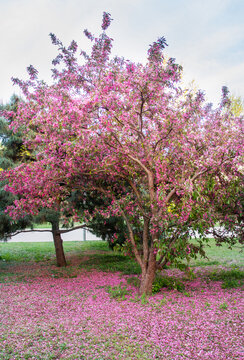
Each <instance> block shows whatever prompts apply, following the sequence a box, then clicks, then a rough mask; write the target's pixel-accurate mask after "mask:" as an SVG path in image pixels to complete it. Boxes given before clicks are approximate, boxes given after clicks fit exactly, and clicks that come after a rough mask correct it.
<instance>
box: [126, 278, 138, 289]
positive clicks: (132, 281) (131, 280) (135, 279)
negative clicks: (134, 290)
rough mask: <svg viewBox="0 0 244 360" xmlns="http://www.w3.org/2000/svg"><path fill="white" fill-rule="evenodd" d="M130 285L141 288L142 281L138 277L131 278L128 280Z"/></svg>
mask: <svg viewBox="0 0 244 360" xmlns="http://www.w3.org/2000/svg"><path fill="white" fill-rule="evenodd" d="M126 281H127V283H128V285H133V286H135V287H139V286H140V279H138V277H129V278H128V279H126Z"/></svg>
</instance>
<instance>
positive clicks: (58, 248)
mask: <svg viewBox="0 0 244 360" xmlns="http://www.w3.org/2000/svg"><path fill="white" fill-rule="evenodd" d="M58 231H59V221H53V222H52V234H53V241H54V246H55V252H56V261H57V266H60V267H62V266H66V265H67V263H66V259H65V255H64V248H63V240H62V238H61V235H60V233H59V232H58Z"/></svg>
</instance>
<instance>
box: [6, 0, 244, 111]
mask: <svg viewBox="0 0 244 360" xmlns="http://www.w3.org/2000/svg"><path fill="white" fill-rule="evenodd" d="M103 11H106V12H109V13H110V14H111V16H112V18H113V22H112V23H111V26H110V28H109V30H108V35H109V36H111V37H112V38H113V39H114V50H113V54H114V55H119V56H123V57H124V58H126V59H129V60H132V61H134V62H142V63H145V62H146V58H147V50H148V47H149V44H151V43H153V42H154V41H155V40H157V39H158V38H159V37H161V36H164V37H165V38H166V40H167V43H168V45H169V46H168V47H167V50H166V55H167V56H169V57H174V58H176V62H177V63H179V64H181V65H182V66H183V69H184V78H183V79H184V84H186V85H188V84H189V83H190V82H192V81H194V86H195V87H197V88H200V89H202V90H204V91H205V93H206V98H207V100H208V101H210V102H213V103H214V104H216V105H217V103H218V102H219V101H220V96H221V88H222V86H228V88H229V90H230V92H231V93H232V94H233V95H234V96H241V97H242V98H244V21H243V19H244V0H0V17H1V20H0V40H1V41H0V44H1V45H0V46H1V54H0V103H3V104H5V103H6V102H8V101H9V99H10V97H11V95H12V94H13V93H16V94H19V95H20V92H19V90H18V87H17V86H13V85H12V82H11V77H12V76H13V77H18V78H20V79H26V78H27V73H26V67H27V66H29V65H30V64H32V65H33V66H34V67H35V68H36V69H37V70H38V71H39V77H40V79H43V80H45V81H47V82H49V81H51V71H50V69H51V68H52V67H53V66H52V64H51V61H52V59H54V58H55V57H56V55H57V49H56V47H55V46H54V45H52V44H51V40H50V38H49V33H54V34H55V35H56V36H57V37H58V38H59V39H60V40H61V41H62V42H63V43H64V44H65V45H68V44H69V43H70V42H71V40H76V41H77V42H78V44H79V48H80V49H83V50H86V51H87V50H88V49H89V47H90V43H89V40H88V39H87V38H86V37H85V36H84V34H83V30H84V29H86V28H87V29H88V30H89V31H91V32H92V33H93V34H96V35H99V34H100V32H101V27H100V26H101V20H102V14H103Z"/></svg>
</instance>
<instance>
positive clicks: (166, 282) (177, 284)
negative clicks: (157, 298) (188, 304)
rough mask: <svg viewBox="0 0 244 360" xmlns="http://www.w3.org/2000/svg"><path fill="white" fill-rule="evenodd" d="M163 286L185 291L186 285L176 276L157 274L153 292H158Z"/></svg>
mask: <svg viewBox="0 0 244 360" xmlns="http://www.w3.org/2000/svg"><path fill="white" fill-rule="evenodd" d="M162 288H167V289H169V290H177V291H180V292H183V290H184V289H185V285H184V284H183V283H182V282H181V281H180V280H178V279H176V278H173V277H166V276H160V275H157V276H156V278H155V280H154V282H153V285H152V294H156V293H158V292H159V291H160V290H161V289H162Z"/></svg>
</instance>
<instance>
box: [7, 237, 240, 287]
mask: <svg viewBox="0 0 244 360" xmlns="http://www.w3.org/2000/svg"><path fill="white" fill-rule="evenodd" d="M209 244H210V245H211V247H208V246H206V254H207V256H208V259H202V258H200V257H199V258H198V259H197V260H192V261H191V263H190V266H206V265H226V266H229V267H233V266H237V267H238V266H243V254H242V253H240V249H239V248H237V247H234V248H233V249H232V250H230V249H228V246H227V245H223V246H222V247H217V246H216V245H215V244H214V241H213V240H210V241H209ZM64 251H65V254H66V258H67V260H68V265H69V266H68V267H67V268H62V269H58V268H56V269H57V270H53V266H54V265H55V250H54V245H53V242H39V243H11V242H9V243H4V242H2V243H0V271H1V270H2V271H3V272H4V273H5V274H4V275H3V276H4V279H5V277H6V274H8V275H7V278H8V279H9V280H11V279H14V280H15V281H19V280H20V279H21V276H22V274H21V273H20V274H18V276H17V275H16V277H14V274H13V271H12V270H11V267H12V266H13V265H16V264H21V263H28V262H34V263H40V265H41V266H45V268H46V269H47V271H48V273H49V274H50V275H51V276H53V277H75V276H77V274H78V272H79V271H81V270H83V269H85V270H92V269H95V270H99V271H111V272H121V273H123V274H128V275H129V274H140V267H139V265H138V264H137V263H136V262H135V261H134V260H133V259H131V258H129V257H127V256H124V255H122V254H120V253H116V252H113V251H111V250H110V249H109V247H108V244H107V243H106V242H104V241H85V242H80V241H70V242H64ZM72 256H74V257H76V258H77V257H78V259H80V261H79V266H78V267H77V263H76V267H75V266H73V265H72ZM232 275H233V274H232ZM212 276H215V277H216V276H217V275H212ZM218 276H220V275H218ZM225 276H228V275H225ZM0 280H1V279H0ZM213 280H217V279H216V278H215V279H214V278H213ZM219 280H221V281H222V282H223V284H222V287H225V288H230V287H236V286H240V284H241V281H242V279H239V278H236V277H234V276H231V277H230V278H226V277H225V278H223V279H219ZM4 281H5V280H4ZM159 285H160V286H161V284H159ZM164 285H165V284H164ZM166 285H168V284H166Z"/></svg>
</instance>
